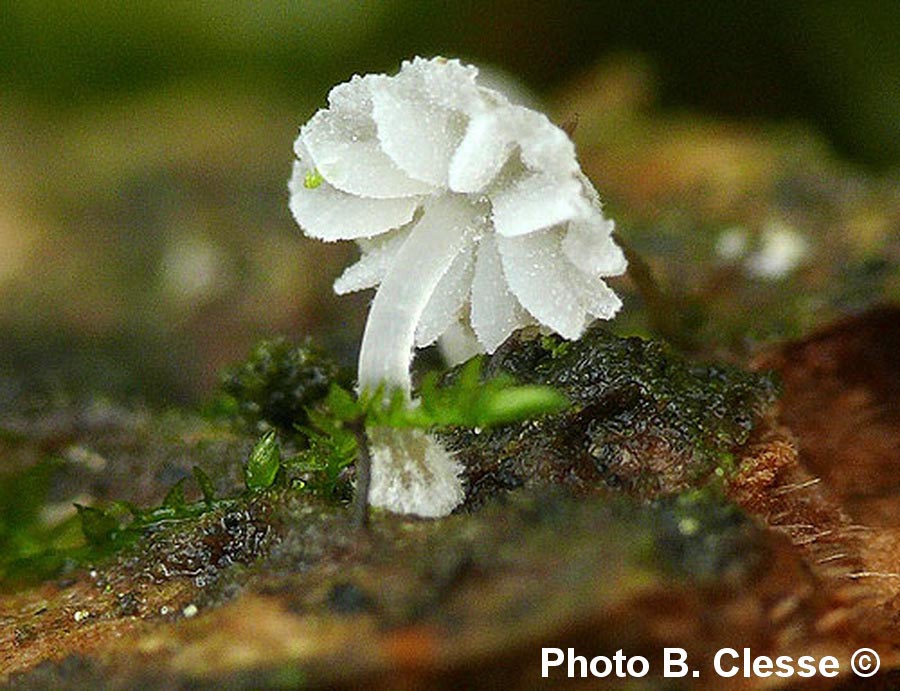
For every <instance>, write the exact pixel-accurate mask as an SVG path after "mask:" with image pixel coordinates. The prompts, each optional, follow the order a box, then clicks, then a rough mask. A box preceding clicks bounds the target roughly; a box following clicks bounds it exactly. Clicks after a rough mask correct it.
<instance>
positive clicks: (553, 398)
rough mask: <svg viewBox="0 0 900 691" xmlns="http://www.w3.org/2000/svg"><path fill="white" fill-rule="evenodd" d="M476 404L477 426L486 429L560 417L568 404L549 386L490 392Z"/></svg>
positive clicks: (512, 388)
mask: <svg viewBox="0 0 900 691" xmlns="http://www.w3.org/2000/svg"><path fill="white" fill-rule="evenodd" d="M480 403H481V405H480V410H479V413H480V417H481V418H482V419H481V421H480V422H481V424H482V426H486V427H487V426H492V425H503V424H507V423H510V422H518V421H520V420H527V419H528V418H533V417H537V416H539V415H548V414H552V413H560V412H562V411H563V410H565V409H566V408H568V407H569V400H568V399H567V398H566V397H565V396H563V395H562V394H561V393H560V392H559V391H557V390H556V389H553V388H551V387H549V386H515V387H511V388H507V389H500V390H497V391H492V392H491V393H490V395H489V396H486V397H484V399H483V400H482V401H480Z"/></svg>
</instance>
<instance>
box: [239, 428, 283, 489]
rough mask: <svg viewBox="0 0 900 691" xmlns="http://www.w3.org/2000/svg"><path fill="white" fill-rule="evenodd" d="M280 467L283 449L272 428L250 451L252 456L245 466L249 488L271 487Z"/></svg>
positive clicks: (245, 479)
mask: <svg viewBox="0 0 900 691" xmlns="http://www.w3.org/2000/svg"><path fill="white" fill-rule="evenodd" d="M280 467H281V449H280V447H279V446H278V438H277V437H276V435H275V430H271V431H270V432H267V433H266V434H265V435H263V437H262V439H260V440H259V441H258V442H257V443H256V446H255V447H253V451H251V452H250V458H249V459H248V460H247V465H246V466H245V467H244V482H245V483H246V485H247V489H250V490H262V489H267V488H268V487H271V486H272V483H273V482H275V475H277V474H278V469H279V468H280Z"/></svg>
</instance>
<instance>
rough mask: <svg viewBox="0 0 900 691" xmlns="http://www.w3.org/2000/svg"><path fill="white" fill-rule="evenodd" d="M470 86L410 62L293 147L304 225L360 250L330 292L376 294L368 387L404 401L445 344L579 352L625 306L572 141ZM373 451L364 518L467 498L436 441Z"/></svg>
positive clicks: (376, 446)
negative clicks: (560, 344)
mask: <svg viewBox="0 0 900 691" xmlns="http://www.w3.org/2000/svg"><path fill="white" fill-rule="evenodd" d="M477 75H478V71H477V69H476V68H474V67H472V66H469V65H463V64H462V63H460V62H459V61H458V60H447V59H445V58H434V59H431V60H426V59H423V58H415V59H413V60H411V61H406V62H404V63H403V65H402V66H401V69H400V72H399V73H398V74H397V75H395V76H387V75H379V74H371V75H366V76H359V75H357V76H354V77H353V78H352V79H351V80H350V81H349V82H346V83H344V84H340V85H338V86H336V87H334V88H333V89H332V90H331V93H330V94H329V97H328V103H329V105H328V108H324V109H322V110H320V111H318V112H317V113H316V114H315V115H314V116H313V117H312V119H311V120H310V121H309V122H308V123H306V124H305V125H304V126H303V127H302V128H301V129H300V135H299V137H298V138H297V140H296V143H295V145H294V150H295V153H296V155H297V157H298V160H296V161H295V163H294V170H293V175H292V177H291V180H290V183H289V188H290V193H291V197H290V207H291V211H292V212H293V214H294V217H295V218H296V220H297V222H298V223H299V225H300V226H301V228H302V229H303V230H304V232H305V233H306V234H307V235H310V236H312V237H315V238H318V239H321V240H325V241H329V242H331V241H336V240H356V241H357V243H358V245H359V247H360V249H361V252H362V256H361V257H360V259H359V261H357V262H356V263H355V264H353V265H352V266H350V267H349V268H348V269H346V270H345V271H344V273H343V274H342V275H341V276H340V277H339V278H338V279H337V281H336V282H335V285H334V288H335V291H336V292H337V293H339V294H344V293H349V292H353V291H357V290H363V289H367V288H375V287H377V288H378V290H377V292H376V294H375V299H374V301H373V303H372V307H371V310H370V312H369V317H368V321H367V323H366V328H365V334H364V336H363V342H362V348H361V352H360V359H359V370H358V384H359V387H360V389H361V390H362V389H370V390H372V389H375V388H377V387H379V386H386V387H387V388H389V389H390V388H399V389H402V390H403V391H404V392H405V393H406V394H407V395H409V394H410V389H411V382H410V372H409V368H410V363H411V361H412V356H413V351H414V349H415V348H416V347H425V346H428V345H431V344H433V343H435V342H436V341H438V339H440V338H442V337H445V338H447V340H451V339H452V340H454V341H455V344H456V347H455V348H454V350H455V351H456V352H457V353H459V354H460V357H462V355H466V356H468V355H472V354H475V353H476V352H488V353H492V352H494V350H496V349H497V347H499V346H500V344H501V343H503V342H504V341H505V340H506V338H507V337H508V336H509V335H510V334H512V333H513V332H514V331H515V330H517V329H519V328H521V327H523V326H527V325H530V324H537V325H539V326H540V327H542V328H543V329H544V330H546V331H551V332H555V333H558V334H559V335H561V336H563V337H564V338H567V339H576V338H578V337H579V336H581V334H582V333H583V332H584V330H585V328H586V327H587V325H588V324H589V323H590V322H591V321H593V320H594V319H595V318H602V319H609V318H611V317H612V316H613V315H615V314H616V312H617V311H618V310H619V308H620V307H621V301H620V300H619V298H618V297H617V296H616V294H615V293H614V292H613V291H612V290H611V289H610V288H609V287H608V286H607V285H606V283H605V281H604V278H605V277H608V276H616V275H619V274H622V273H623V272H624V271H625V268H626V260H625V257H624V255H623V253H622V251H621V249H620V248H619V247H618V245H616V243H615V242H614V240H613V238H612V232H613V222H612V221H611V220H608V219H606V218H605V217H604V216H603V213H602V211H601V206H600V201H599V197H598V195H597V193H596V191H595V190H594V188H593V186H592V185H591V183H590V182H589V181H588V179H587V178H586V177H585V176H584V174H583V173H582V172H581V169H580V167H579V165H578V162H577V160H576V157H575V147H574V145H573V144H572V141H571V140H570V139H569V137H568V135H567V134H566V133H565V132H564V131H563V130H562V129H560V128H559V127H557V126H555V125H554V124H552V123H551V122H550V120H548V119H547V117H546V116H544V115H543V114H541V113H538V112H536V111H534V110H530V109H528V108H525V107H523V106H520V105H516V104H514V103H511V102H510V101H509V100H508V99H507V98H506V97H505V96H503V95H502V94H501V93H499V92H497V91H495V90H492V89H488V88H485V87H483V86H480V85H479V84H478V83H477V82H476V78H477ZM311 180H314V181H315V182H316V184H314V185H313V184H310V181H311ZM460 344H462V347H461V346H460ZM382 432H384V433H382ZM371 441H372V459H373V466H372V486H371V494H370V499H371V503H372V504H373V505H376V506H384V507H386V508H389V509H391V510H393V511H398V512H402V513H417V514H420V515H443V514H446V513H449V511H451V510H452V509H453V507H454V506H456V504H457V503H459V501H461V500H462V489H461V485H460V481H459V479H458V472H459V468H458V464H457V463H456V462H455V461H454V460H453V459H452V458H451V457H450V455H449V454H448V453H447V452H446V451H444V450H443V449H442V448H441V447H440V445H439V444H438V443H437V442H436V441H435V440H434V439H432V438H431V437H430V436H428V435H425V434H423V433H421V432H415V431H403V432H397V433H394V432H391V433H390V434H388V433H387V431H386V430H385V431H379V432H377V433H376V434H374V435H371Z"/></svg>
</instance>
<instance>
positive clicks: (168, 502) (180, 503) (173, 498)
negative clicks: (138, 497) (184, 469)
mask: <svg viewBox="0 0 900 691" xmlns="http://www.w3.org/2000/svg"><path fill="white" fill-rule="evenodd" d="M186 481H187V478H186V477H183V478H181V479H180V480H179V481H178V482H176V483H175V485H174V486H173V487H172V489H170V490H169V491H168V493H167V494H166V498H165V499H163V502H162V505H163V506H165V507H166V508H169V509H175V510H178V509H183V508H184V506H185V504H186V503H187V502H185V500H184V483H185V482H186Z"/></svg>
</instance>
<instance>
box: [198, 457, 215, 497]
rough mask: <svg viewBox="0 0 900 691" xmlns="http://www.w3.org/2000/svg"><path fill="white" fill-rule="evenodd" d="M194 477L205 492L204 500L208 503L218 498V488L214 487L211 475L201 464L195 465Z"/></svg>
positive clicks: (202, 491)
mask: <svg viewBox="0 0 900 691" xmlns="http://www.w3.org/2000/svg"><path fill="white" fill-rule="evenodd" d="M194 479H195V480H196V481H197V485H198V486H199V487H200V492H201V493H202V494H203V501H205V502H206V503H207V504H212V503H213V502H214V501H215V500H216V490H215V488H214V487H213V483H212V480H210V479H209V475H207V474H206V473H205V472H204V471H203V468H201V467H200V466H199V465H195V466H194Z"/></svg>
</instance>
